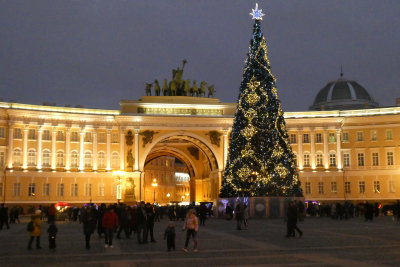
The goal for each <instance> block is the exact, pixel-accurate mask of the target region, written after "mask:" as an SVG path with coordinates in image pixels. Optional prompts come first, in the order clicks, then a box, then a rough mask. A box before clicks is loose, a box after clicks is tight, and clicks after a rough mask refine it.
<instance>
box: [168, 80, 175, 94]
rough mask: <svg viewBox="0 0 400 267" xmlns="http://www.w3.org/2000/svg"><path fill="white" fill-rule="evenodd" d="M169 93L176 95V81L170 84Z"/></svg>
mask: <svg viewBox="0 0 400 267" xmlns="http://www.w3.org/2000/svg"><path fill="white" fill-rule="evenodd" d="M169 91H170V92H171V95H176V82H175V81H174V80H172V81H170V82H169Z"/></svg>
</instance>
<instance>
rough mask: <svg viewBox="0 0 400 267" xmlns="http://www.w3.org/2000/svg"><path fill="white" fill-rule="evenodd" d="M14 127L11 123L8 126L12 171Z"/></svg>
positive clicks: (10, 166) (9, 161) (9, 155)
mask: <svg viewBox="0 0 400 267" xmlns="http://www.w3.org/2000/svg"><path fill="white" fill-rule="evenodd" d="M13 131H14V125H12V124H11V123H9V124H8V168H10V169H12V167H13V157H12V156H13V141H14V136H13V133H14V132H13Z"/></svg>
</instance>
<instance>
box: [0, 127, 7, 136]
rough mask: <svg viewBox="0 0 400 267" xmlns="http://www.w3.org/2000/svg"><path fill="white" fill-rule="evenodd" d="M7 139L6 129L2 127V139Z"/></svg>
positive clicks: (0, 131)
mask: <svg viewBox="0 0 400 267" xmlns="http://www.w3.org/2000/svg"><path fill="white" fill-rule="evenodd" d="M5 137H6V130H5V128H4V127H0V138H5Z"/></svg>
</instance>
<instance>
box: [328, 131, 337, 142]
mask: <svg viewBox="0 0 400 267" xmlns="http://www.w3.org/2000/svg"><path fill="white" fill-rule="evenodd" d="M335 142H336V137H335V133H329V143H335Z"/></svg>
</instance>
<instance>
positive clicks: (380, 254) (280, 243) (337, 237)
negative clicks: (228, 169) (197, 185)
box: [0, 217, 400, 267]
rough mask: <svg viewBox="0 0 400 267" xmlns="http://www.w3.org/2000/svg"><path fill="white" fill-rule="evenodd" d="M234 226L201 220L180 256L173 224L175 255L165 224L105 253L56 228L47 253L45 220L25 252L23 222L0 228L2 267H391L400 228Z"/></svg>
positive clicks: (68, 226) (353, 223) (270, 222)
mask: <svg viewBox="0 0 400 267" xmlns="http://www.w3.org/2000/svg"><path fill="white" fill-rule="evenodd" d="M235 223H236V222H235V221H226V220H221V219H210V220H207V222H206V226H202V227H201V228H200V230H199V236H198V238H199V251H198V252H197V253H195V252H193V251H190V250H189V253H185V252H183V251H182V250H181V248H182V247H183V243H184V239H185V235H184V233H183V232H182V231H181V230H180V229H181V227H182V224H183V223H182V222H180V221H179V222H175V224H176V230H177V231H176V232H177V238H176V248H177V250H176V251H175V252H167V248H166V241H164V240H163V232H164V229H165V227H166V226H167V224H168V222H167V221H166V220H162V221H161V222H157V223H156V225H155V238H156V240H157V242H156V243H148V244H143V245H139V244H137V243H136V236H133V237H132V239H126V238H125V236H124V234H122V235H121V239H115V237H114V248H112V249H111V248H107V249H106V248H104V239H101V238H99V237H98V236H97V234H94V235H93V236H92V240H91V249H90V250H86V249H85V241H84V235H83V232H82V225H81V224H79V223H78V222H62V223H61V222H60V223H58V228H59V233H58V236H57V249H56V250H55V251H50V250H49V249H48V240H47V234H45V232H46V230H47V223H45V222H44V223H43V225H42V237H41V245H42V249H41V250H37V249H32V250H30V251H29V250H27V242H28V239H29V237H28V232H27V231H26V222H22V223H21V224H16V225H11V229H10V230H5V229H4V228H3V230H1V231H0V240H1V242H0V263H1V264H0V265H1V266H146V267H151V266H177V267H178V266H264V265H270V266H398V265H400V263H399V262H400V253H399V248H400V232H399V231H398V229H399V227H400V223H399V222H397V221H393V220H392V217H378V218H376V219H375V220H374V221H373V222H364V220H363V219H362V218H353V219H350V220H348V221H345V220H343V221H340V220H332V219H330V218H306V220H305V221H304V222H301V223H299V228H300V229H302V230H303V232H304V235H303V237H301V238H299V237H296V238H286V237H285V234H286V225H285V223H284V221H283V220H282V219H263V220H251V221H250V227H249V229H248V230H242V231H238V230H236V228H235V226H236V224H235Z"/></svg>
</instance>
